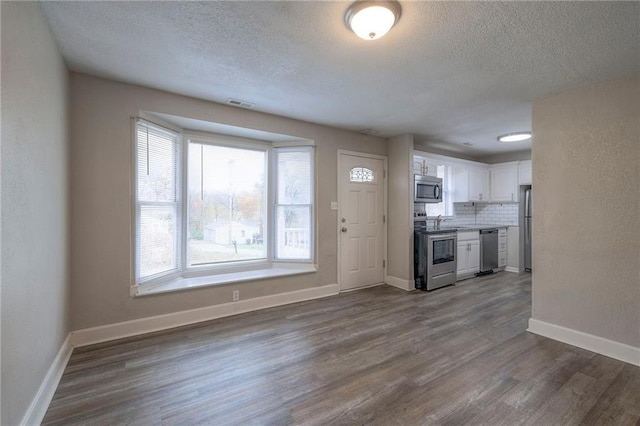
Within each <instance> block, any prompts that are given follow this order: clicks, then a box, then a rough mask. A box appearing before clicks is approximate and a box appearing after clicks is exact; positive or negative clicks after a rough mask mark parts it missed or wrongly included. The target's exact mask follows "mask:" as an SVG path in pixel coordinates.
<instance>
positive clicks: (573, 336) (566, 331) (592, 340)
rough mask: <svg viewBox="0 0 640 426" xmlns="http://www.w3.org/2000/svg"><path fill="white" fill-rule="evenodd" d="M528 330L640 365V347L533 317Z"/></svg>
mask: <svg viewBox="0 0 640 426" xmlns="http://www.w3.org/2000/svg"><path fill="white" fill-rule="evenodd" d="M527 331H529V332H530V333H534V334H538V335H540V336H544V337H548V338H550V339H554V340H558V341H560V342H563V343H568V344H570V345H573V346H577V347H579V348H582V349H586V350H588V351H591V352H595V353H598V354H601V355H605V356H608V357H609V358H614V359H617V360H620V361H624V362H626V363H629V364H633V365H637V366H640V348H636V347H634V346H630V345H627V344H624V343H620V342H616V341H613V340H609V339H605V338H604V337H598V336H594V335H593V334H589V333H584V332H582V331H578V330H573V329H571V328H566V327H562V326H560V325H555V324H550V323H548V322H544V321H540V320H537V319H533V318H530V319H529V328H528V329H527Z"/></svg>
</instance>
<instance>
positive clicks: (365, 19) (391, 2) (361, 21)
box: [344, 0, 402, 40]
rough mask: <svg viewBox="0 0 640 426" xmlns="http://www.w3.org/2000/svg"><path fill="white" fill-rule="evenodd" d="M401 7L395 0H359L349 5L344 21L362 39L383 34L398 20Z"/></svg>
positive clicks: (377, 37)
mask: <svg viewBox="0 0 640 426" xmlns="http://www.w3.org/2000/svg"><path fill="white" fill-rule="evenodd" d="M401 13H402V8H401V7H400V3H398V2H397V1H395V0H359V1H357V2H355V3H353V4H352V5H351V6H349V9H347V12H346V13H345V15H344V23H345V24H346V25H347V28H349V29H351V31H353V32H354V33H356V35H357V36H358V37H360V38H362V39H364V40H376V39H379V38H380V37H382V36H384V35H385V34H386V33H388V32H389V30H390V29H391V28H392V27H393V26H394V25H395V24H396V22H398V20H399V19H400V14H401Z"/></svg>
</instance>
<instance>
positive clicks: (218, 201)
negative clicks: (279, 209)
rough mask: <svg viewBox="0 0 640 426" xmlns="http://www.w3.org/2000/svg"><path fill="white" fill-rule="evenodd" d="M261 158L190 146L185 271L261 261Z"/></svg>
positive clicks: (260, 155) (263, 157) (263, 158)
mask: <svg viewBox="0 0 640 426" xmlns="http://www.w3.org/2000/svg"><path fill="white" fill-rule="evenodd" d="M266 155H267V154H266V151H259V150H251V149H241V148H229V147H224V146H215V145H207V144H201V143H196V142H190V143H189V164H188V169H189V173H188V174H189V177H188V203H189V204H188V210H189V216H188V217H189V230H188V232H189V233H188V265H189V266H197V265H205V264H214V263H221V262H231V261H238V260H252V259H264V258H266V256H267V250H266V245H265V241H264V240H265V232H264V231H265V227H266V223H265V221H266V217H265V209H264V207H265V205H266V183H265V177H266V167H265V164H266Z"/></svg>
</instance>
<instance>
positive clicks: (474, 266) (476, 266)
mask: <svg viewBox="0 0 640 426" xmlns="http://www.w3.org/2000/svg"><path fill="white" fill-rule="evenodd" d="M469 249H470V250H469V258H468V261H467V265H468V269H469V272H478V271H479V270H480V241H469Z"/></svg>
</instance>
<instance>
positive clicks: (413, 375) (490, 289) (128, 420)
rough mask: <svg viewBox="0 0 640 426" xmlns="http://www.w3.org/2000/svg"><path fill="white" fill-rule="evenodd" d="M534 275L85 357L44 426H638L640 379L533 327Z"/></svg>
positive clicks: (328, 308)
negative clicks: (530, 327) (532, 330)
mask: <svg viewBox="0 0 640 426" xmlns="http://www.w3.org/2000/svg"><path fill="white" fill-rule="evenodd" d="M530 304H531V280H530V275H529V274H521V275H517V274H511V273H506V272H503V273H498V274H494V275H492V276H487V277H482V278H475V279H472V280H467V281H463V282H461V283H459V284H458V285H457V286H455V287H449V288H443V289H440V290H437V291H435V292H432V293H424V292H417V291H416V292H411V293H406V292H404V291H402V290H398V289H396V288H393V287H389V286H380V287H374V288H369V289H364V290H359V291H355V292H350V293H345V294H341V295H338V296H334V297H330V298H325V299H320V300H314V301H309V302H303V303H297V304H294V305H288V306H283V307H278V308H272V309H267V310H263V311H259V312H253V313H247V314H243V315H238V316H234V317H229V318H223V319H219V320H215V321H210V322H207V323H201V324H198V325H194V326H189V327H183V328H179V329H174V330H171V331H166V332H162V333H155V334H150V335H146V336H142V337H136V338H130V339H124V340H120V341H117V342H110V343H105V344H100V345H95V346H91V347H86V348H82V349H76V350H75V351H74V352H73V355H72V356H71V360H70V362H69V364H68V366H67V369H66V370H65V373H64V375H63V377H62V380H61V382H60V385H59V388H58V390H57V392H56V394H55V396H54V398H53V401H52V403H51V406H50V407H49V410H48V412H47V414H46V417H45V419H44V424H46V425H78V424H82V425H84V424H91V425H117V424H132V425H191V424H204V425H250V424H251V425H252V424H259V425H263V424H273V425H290V424H304V425H328V424H340V425H351V424H352V425H363V424H371V425H423V424H438V425H462V424H469V425H517V424H522V425H545V426H546V425H577V424H593V425H608V424H611V425H640V368H639V367H634V366H632V365H629V364H625V363H623V362H620V361H616V360H613V359H611V358H607V357H604V356H601V355H596V354H594V353H591V352H588V351H585V350H581V349H578V348H574V347H572V346H569V345H565V344H563V343H559V342H556V341H553V340H550V339H546V338H543V337H539V336H536V335H533V334H530V333H527V332H526V331H525V329H526V327H527V320H528V319H529V317H530Z"/></svg>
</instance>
